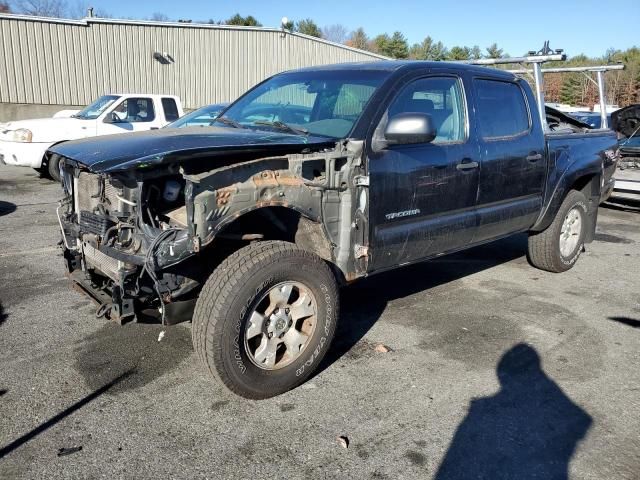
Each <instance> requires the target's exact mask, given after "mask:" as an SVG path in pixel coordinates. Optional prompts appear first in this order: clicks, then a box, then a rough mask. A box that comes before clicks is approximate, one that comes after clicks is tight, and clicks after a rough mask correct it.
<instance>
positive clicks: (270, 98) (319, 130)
mask: <svg viewBox="0 0 640 480" xmlns="http://www.w3.org/2000/svg"><path fill="white" fill-rule="evenodd" d="M387 75H388V73H387V72H380V71H372V70H360V71H357V70H356V71H349V70H344V71H340V70H338V71H322V70H320V71H302V72H293V73H286V74H282V75H277V76H275V77H273V78H271V79H269V80H267V81H266V82H265V83H263V84H261V85H258V86H257V87H256V88H254V89H253V90H251V91H249V92H248V93H247V94H246V95H244V96H243V97H241V98H240V99H239V100H238V101H237V102H235V103H234V104H233V105H231V106H230V107H229V108H228V109H227V110H226V111H225V112H224V116H223V119H222V120H224V119H225V118H226V119H229V120H233V121H234V122H235V123H236V124H238V125H240V126H242V127H245V128H252V129H257V130H280V131H286V130H287V129H288V128H289V133H291V132H292V130H291V129H294V130H295V131H297V132H298V133H301V134H309V135H317V136H323V137H330V138H345V137H346V136H347V135H348V134H349V132H351V130H352V129H353V127H354V125H355V123H356V122H357V120H358V119H359V118H360V116H361V115H362V112H363V111H364V108H365V106H366V105H367V103H368V101H369V100H370V98H371V96H372V95H373V94H374V92H375V91H376V89H377V87H378V86H379V85H380V84H381V83H382V82H383V81H384V79H385V78H386V76H387Z"/></svg>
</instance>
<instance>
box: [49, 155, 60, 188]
mask: <svg viewBox="0 0 640 480" xmlns="http://www.w3.org/2000/svg"><path fill="white" fill-rule="evenodd" d="M47 172H48V173H49V176H50V177H51V179H52V180H54V181H56V182H60V155H56V154H55V153H54V154H52V155H51V156H49V162H48V164H47Z"/></svg>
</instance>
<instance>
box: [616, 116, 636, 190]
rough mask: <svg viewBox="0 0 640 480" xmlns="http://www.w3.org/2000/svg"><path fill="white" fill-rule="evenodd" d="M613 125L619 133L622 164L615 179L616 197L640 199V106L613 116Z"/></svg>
mask: <svg viewBox="0 0 640 480" xmlns="http://www.w3.org/2000/svg"><path fill="white" fill-rule="evenodd" d="M611 125H612V128H613V129H614V130H616V131H617V132H619V134H620V138H619V140H618V144H619V145H620V163H619V166H618V170H617V171H616V173H615V175H614V177H615V182H616V184H615V188H614V190H613V196H614V197H623V198H631V199H634V200H639V199H640V104H636V105H630V106H628V107H625V108H623V109H621V110H618V111H616V112H614V113H613V114H612V117H611Z"/></svg>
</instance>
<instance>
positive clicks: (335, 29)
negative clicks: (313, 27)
mask: <svg viewBox="0 0 640 480" xmlns="http://www.w3.org/2000/svg"><path fill="white" fill-rule="evenodd" d="M348 37H349V31H348V30H347V27H345V26H344V25H341V24H339V23H336V24H333V25H327V26H326V27H323V28H322V38H324V39H326V40H329V41H330V42H335V43H344V42H346V41H347V38H348Z"/></svg>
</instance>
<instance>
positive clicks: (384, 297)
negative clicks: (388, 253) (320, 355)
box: [316, 234, 527, 375]
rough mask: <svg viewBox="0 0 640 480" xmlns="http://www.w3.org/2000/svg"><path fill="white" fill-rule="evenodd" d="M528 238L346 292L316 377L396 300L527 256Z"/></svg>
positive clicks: (436, 262)
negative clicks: (331, 338)
mask: <svg viewBox="0 0 640 480" xmlns="http://www.w3.org/2000/svg"><path fill="white" fill-rule="evenodd" d="M526 250H527V235H526V234H521V235H515V236H512V237H509V238H505V239H503V240H499V241H497V242H493V243H491V244H487V245H482V246H479V247H475V248H472V249H470V250H466V251H463V252H459V253H456V254H452V255H449V256H446V257H443V258H441V259H436V260H433V261H429V262H424V263H420V264H416V265H412V266H407V267H404V268H399V269H396V270H393V271H390V272H387V273H381V274H379V275H375V276H373V277H371V278H368V279H365V280H362V281H360V282H358V283H356V284H354V285H352V286H348V287H346V288H345V289H344V291H343V294H342V300H341V304H340V308H341V313H340V320H339V322H338V325H337V329H336V335H335V339H334V341H333V343H332V345H331V348H330V349H329V351H328V352H327V355H326V356H325V358H324V360H323V362H322V363H321V364H320V367H319V368H318V371H317V373H316V375H317V374H318V373H320V372H322V371H324V370H325V369H326V368H329V367H330V366H331V365H332V364H333V363H334V362H336V361H337V360H338V359H340V358H341V357H342V356H343V355H345V354H346V353H347V352H349V351H350V350H351V348H352V347H353V346H354V345H356V344H357V343H358V342H359V341H360V340H361V339H362V338H363V337H364V336H365V334H366V333H367V332H368V331H369V329H371V327H372V326H373V325H374V324H375V323H376V321H377V320H378V319H379V318H380V316H381V315H382V313H383V312H384V310H385V308H386V306H387V304H388V303H389V302H390V301H392V300H395V299H398V298H402V297H406V296H409V295H412V294H414V293H417V292H420V291H423V290H428V289H431V288H434V287H437V286H439V285H443V284H446V283H449V282H453V281H455V280H458V279H460V278H463V277H466V276H468V275H472V274H474V273H477V272H481V271H483V270H486V269H489V268H493V267H496V266H498V265H501V264H503V263H506V262H510V261H512V260H515V259H517V258H521V257H524V256H525V253H526Z"/></svg>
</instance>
